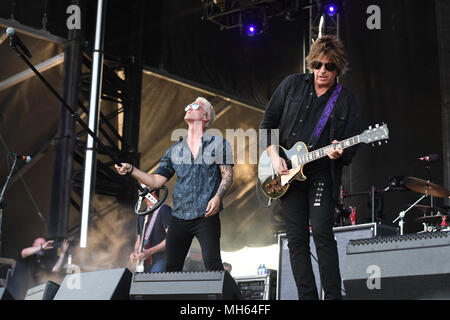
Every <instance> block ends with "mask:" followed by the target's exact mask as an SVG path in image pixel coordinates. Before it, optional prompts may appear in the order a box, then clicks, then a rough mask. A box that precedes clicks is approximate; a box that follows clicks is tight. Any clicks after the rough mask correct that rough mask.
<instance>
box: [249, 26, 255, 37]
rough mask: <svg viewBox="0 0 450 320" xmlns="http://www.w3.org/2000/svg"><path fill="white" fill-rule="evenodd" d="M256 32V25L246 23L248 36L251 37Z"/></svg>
mask: <svg viewBox="0 0 450 320" xmlns="http://www.w3.org/2000/svg"><path fill="white" fill-rule="evenodd" d="M255 34H256V27H255V26H254V25H252V24H251V25H248V26H247V35H248V36H249V37H253V36H254V35H255Z"/></svg>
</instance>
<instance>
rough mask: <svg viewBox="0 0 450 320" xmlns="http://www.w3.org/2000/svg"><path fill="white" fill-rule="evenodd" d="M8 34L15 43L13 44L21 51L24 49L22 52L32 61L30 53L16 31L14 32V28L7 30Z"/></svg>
mask: <svg viewBox="0 0 450 320" xmlns="http://www.w3.org/2000/svg"><path fill="white" fill-rule="evenodd" d="M6 34H7V35H8V36H9V37H10V38H11V41H13V43H16V44H17V45H18V46H19V47H20V49H22V52H23V53H25V55H26V56H27V57H28V58H30V59H31V57H32V56H31V53H30V51H29V50H28V49H27V47H26V46H25V45H24V44H23V42H22V40H20V38H19V36H18V35H17V34H16V30H14V28H12V27H9V28H8V29H6Z"/></svg>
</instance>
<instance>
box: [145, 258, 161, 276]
mask: <svg viewBox="0 0 450 320" xmlns="http://www.w3.org/2000/svg"><path fill="white" fill-rule="evenodd" d="M152 262H153V263H152V265H151V266H149V267H148V268H146V269H145V270H144V272H146V273H150V272H164V270H165V269H166V259H158V260H153V261H152Z"/></svg>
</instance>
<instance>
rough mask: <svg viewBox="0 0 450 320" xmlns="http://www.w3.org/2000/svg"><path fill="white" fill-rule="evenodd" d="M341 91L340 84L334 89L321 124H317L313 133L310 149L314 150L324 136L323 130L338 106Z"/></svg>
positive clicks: (320, 121)
mask: <svg viewBox="0 0 450 320" xmlns="http://www.w3.org/2000/svg"><path fill="white" fill-rule="evenodd" d="M341 91H342V85H341V84H340V83H338V84H337V85H336V88H334V91H333V93H332V95H331V97H330V99H329V100H328V102H327V105H326V107H325V109H324V110H323V113H322V116H321V117H320V120H319V122H317V125H316V128H315V129H314V131H313V134H312V135H311V137H310V138H309V142H308V148H309V149H312V147H314V146H315V144H316V143H317V141H319V138H320V136H321V135H322V131H323V128H325V125H326V124H327V121H328V118H329V117H330V114H331V112H332V111H333V109H334V106H335V105H336V101H337V99H338V98H339V95H340V94H341Z"/></svg>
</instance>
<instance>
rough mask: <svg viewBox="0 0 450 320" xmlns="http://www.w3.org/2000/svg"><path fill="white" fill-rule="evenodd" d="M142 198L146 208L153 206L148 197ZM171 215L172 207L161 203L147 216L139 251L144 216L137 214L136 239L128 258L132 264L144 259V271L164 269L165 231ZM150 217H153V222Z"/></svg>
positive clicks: (155, 195)
mask: <svg viewBox="0 0 450 320" xmlns="http://www.w3.org/2000/svg"><path fill="white" fill-rule="evenodd" d="M153 196H154V197H157V194H156V192H153ZM143 200H144V202H145V203H146V205H147V209H149V208H151V207H153V204H152V203H151V202H150V201H149V200H148V199H146V198H144V199H143ZM171 215H172V208H171V207H170V206H168V205H166V204H162V205H161V207H159V208H158V209H157V210H155V211H153V212H152V213H151V214H149V215H148V216H147V219H148V221H147V223H146V226H145V234H144V242H143V248H142V251H140V244H141V238H142V229H143V227H144V223H145V222H146V221H145V220H146V219H145V218H146V217H144V216H138V219H137V239H136V243H135V245H134V251H133V253H132V254H131V255H130V260H131V263H132V264H133V265H136V264H137V262H138V260H139V261H144V272H146V273H148V272H164V270H165V267H166V257H165V250H166V233H167V229H168V228H169V223H170V217H171ZM152 218H153V219H154V222H153V223H152Z"/></svg>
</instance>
